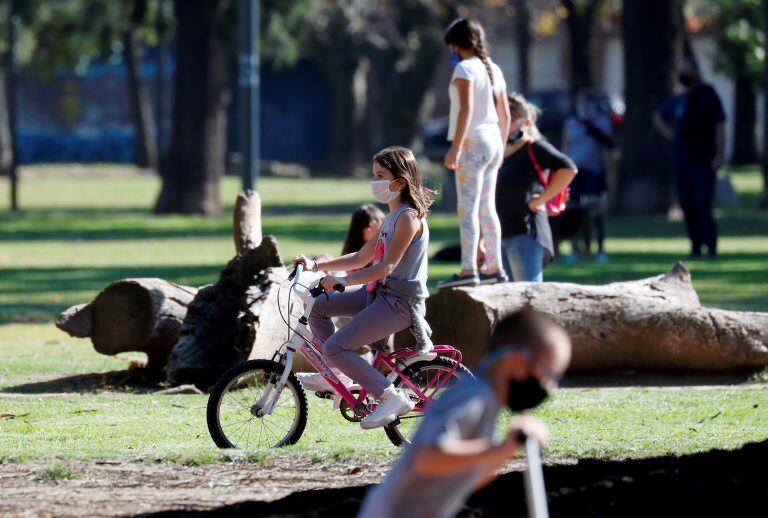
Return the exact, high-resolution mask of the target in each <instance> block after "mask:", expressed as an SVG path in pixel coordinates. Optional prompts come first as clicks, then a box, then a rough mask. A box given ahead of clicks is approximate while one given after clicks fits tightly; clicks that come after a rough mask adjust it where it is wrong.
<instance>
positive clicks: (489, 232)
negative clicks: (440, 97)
mask: <svg viewBox="0 0 768 518" xmlns="http://www.w3.org/2000/svg"><path fill="white" fill-rule="evenodd" d="M444 40H445V44H446V45H447V46H448V48H449V49H450V51H451V62H452V63H453V64H454V70H453V76H452V77H451V83H450V87H449V89H448V92H449V95H450V99H451V113H450V122H449V126H448V140H449V141H451V142H452V144H451V149H450V150H449V151H448V153H447V154H446V155H445V160H444V164H445V166H446V167H447V168H448V169H452V170H455V171H456V191H457V195H458V213H459V223H460V233H461V271H460V272H459V273H458V274H457V275H454V276H453V277H451V278H450V279H448V280H445V281H442V282H439V283H438V285H437V286H438V288H450V287H455V286H474V285H477V284H494V283H497V282H505V281H506V280H507V276H506V274H505V273H504V269H503V267H502V256H501V226H500V225H499V217H498V215H497V214H496V202H495V192H496V176H497V174H498V170H499V167H500V166H501V162H502V159H503V152H504V144H505V143H506V141H507V137H508V135H509V127H510V116H509V106H508V104H507V101H506V98H507V85H506V83H505V81H504V75H503V74H502V72H501V69H500V68H499V67H498V66H497V65H496V64H495V63H494V62H493V61H491V58H490V57H489V56H488V46H487V44H486V42H485V32H484V31H483V28H482V26H481V25H480V24H479V23H478V22H477V21H475V20H469V19H466V18H459V19H458V20H455V21H454V22H453V23H451V24H450V25H449V26H448V29H446V31H445V37H444ZM481 234H482V236H481ZM481 237H482V239H483V242H484V244H485V271H478V265H477V249H478V244H479V242H480V238H481Z"/></svg>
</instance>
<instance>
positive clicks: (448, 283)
mask: <svg viewBox="0 0 768 518" xmlns="http://www.w3.org/2000/svg"><path fill="white" fill-rule="evenodd" d="M479 283H480V279H479V277H478V276H477V274H471V275H458V274H454V275H452V276H451V278H450V279H446V280H444V281H440V282H438V283H437V289H439V290H441V289H443V288H460V287H462V286H477V285H478V284H479Z"/></svg>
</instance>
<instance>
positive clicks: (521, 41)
mask: <svg viewBox="0 0 768 518" xmlns="http://www.w3.org/2000/svg"><path fill="white" fill-rule="evenodd" d="M515 21H516V25H517V62H518V69H517V75H518V78H519V81H520V91H522V92H523V93H526V92H528V90H529V89H530V88H531V12H530V11H529V9H528V1H527V0H515Z"/></svg>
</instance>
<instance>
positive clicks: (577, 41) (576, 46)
mask: <svg viewBox="0 0 768 518" xmlns="http://www.w3.org/2000/svg"><path fill="white" fill-rule="evenodd" d="M561 3H562V5H563V6H564V7H565V8H566V10H567V11H568V17H567V18H566V23H567V26H568V36H569V38H570V42H569V43H570V44H569V46H568V47H569V50H570V55H571V61H570V68H571V95H573V96H574V97H575V95H576V93H578V91H579V90H582V89H584V88H589V87H592V86H593V85H594V82H593V80H592V65H591V60H590V49H591V44H592V27H593V25H594V22H595V11H596V9H597V7H598V4H599V3H600V0H590V1H589V3H588V4H587V5H586V6H585V7H584V8H583V11H582V9H580V8H579V7H577V6H576V4H575V2H574V1H573V0H562V2H561Z"/></svg>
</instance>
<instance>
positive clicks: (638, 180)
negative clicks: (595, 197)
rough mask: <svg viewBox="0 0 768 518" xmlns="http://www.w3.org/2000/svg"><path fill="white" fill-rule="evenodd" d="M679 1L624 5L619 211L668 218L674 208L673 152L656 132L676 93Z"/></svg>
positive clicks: (651, 0) (633, 0)
mask: <svg viewBox="0 0 768 518" xmlns="http://www.w3.org/2000/svg"><path fill="white" fill-rule="evenodd" d="M679 1H680V0H626V1H625V2H624V4H623V14H622V17H623V26H624V53H625V60H624V61H625V62H624V77H625V85H626V86H625V98H626V105H627V112H626V115H625V117H624V127H623V132H624V137H623V138H622V142H623V146H622V147H623V149H622V167H621V177H620V182H619V183H620V186H619V190H620V192H619V196H618V197H617V198H618V203H617V207H619V208H620V209H621V210H622V211H624V212H627V213H642V214H660V213H661V214H663V213H666V212H667V211H668V210H669V207H670V205H671V202H672V174H671V170H670V146H669V144H668V143H667V142H666V141H665V140H664V139H663V137H662V136H661V134H660V133H659V132H658V131H656V129H655V128H654V126H653V122H652V116H653V113H654V112H655V111H656V110H657V109H658V108H659V106H660V105H661V104H662V103H663V102H664V101H665V100H666V99H668V98H669V97H670V96H671V95H672V93H673V86H674V81H675V67H676V62H677V58H678V57H679V56H680V53H681V52H682V33H683V32H682V30H683V27H682V20H681V19H680V15H679V13H680V11H679V4H678V2H679ZM651 34H652V35H653V37H649V35H651Z"/></svg>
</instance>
